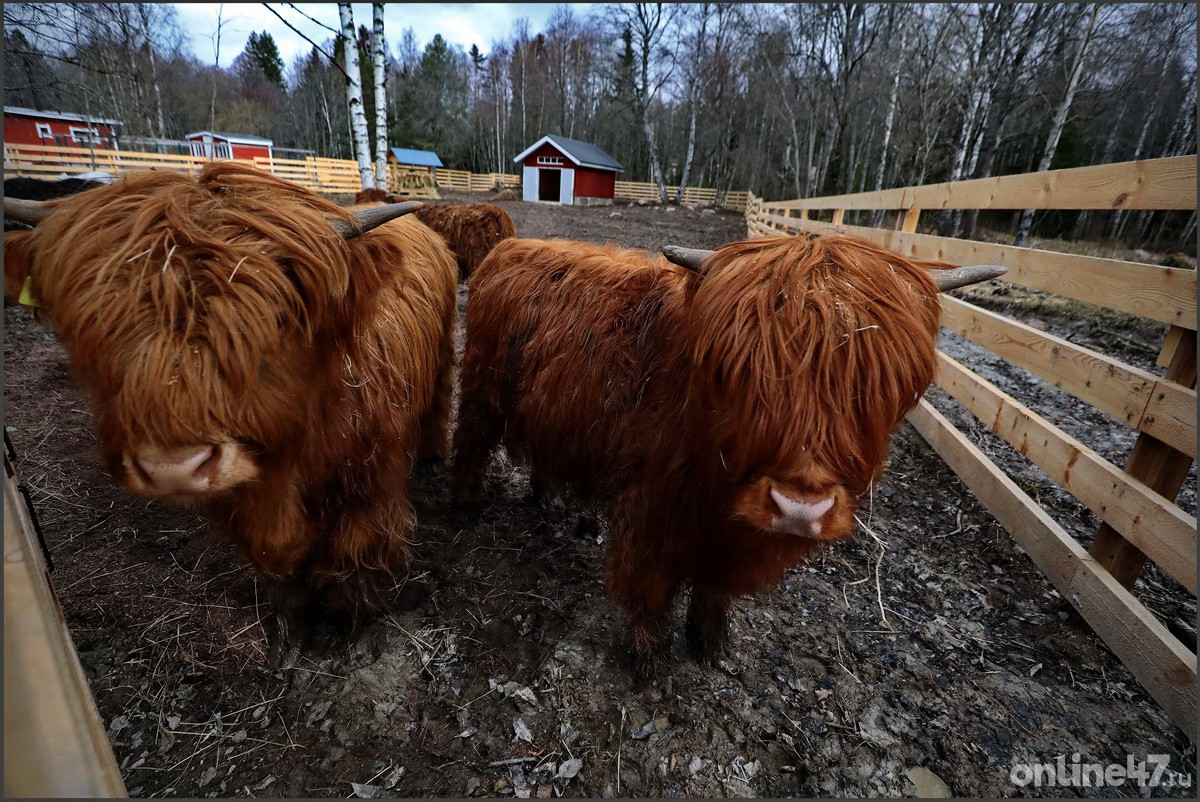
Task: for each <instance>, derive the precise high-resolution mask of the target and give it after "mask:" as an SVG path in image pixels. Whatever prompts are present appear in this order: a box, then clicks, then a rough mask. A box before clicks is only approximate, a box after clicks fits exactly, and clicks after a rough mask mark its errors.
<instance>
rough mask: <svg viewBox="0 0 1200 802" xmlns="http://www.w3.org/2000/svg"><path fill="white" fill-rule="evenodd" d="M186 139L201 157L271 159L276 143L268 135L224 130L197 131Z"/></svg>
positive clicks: (198, 156)
mask: <svg viewBox="0 0 1200 802" xmlns="http://www.w3.org/2000/svg"><path fill="white" fill-rule="evenodd" d="M184 139H186V140H187V141H188V143H189V145H190V147H191V151H192V155H193V156H196V157H197V158H201V159H254V158H260V159H270V158H271V157H272V151H271V148H272V145H273V144H274V143H272V142H271V140H269V139H267V138H266V137H261V136H254V135H252V134H229V133H225V132H224V131H196V132H195V133H192V134H188V135H187V136H185V137H184Z"/></svg>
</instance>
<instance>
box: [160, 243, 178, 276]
mask: <svg viewBox="0 0 1200 802" xmlns="http://www.w3.org/2000/svg"><path fill="white" fill-rule="evenodd" d="M176 247H177V246H175V245H172V246H171V250H169V251H167V258H166V259H164V260H163V268H162V272H164V273H166V272H167V265H169V264H171V254H173V253H175V248H176Z"/></svg>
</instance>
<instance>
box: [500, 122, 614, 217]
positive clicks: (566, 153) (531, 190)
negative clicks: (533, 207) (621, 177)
mask: <svg viewBox="0 0 1200 802" xmlns="http://www.w3.org/2000/svg"><path fill="white" fill-rule="evenodd" d="M513 161H514V162H520V163H522V164H523V165H524V171H523V173H522V175H521V186H522V187H523V190H522V199H523V200H527V201H551V202H555V203H566V204H575V205H576V206H596V205H606V204H611V203H612V202H613V194H614V191H615V189H616V183H617V173H619V172H622V171H624V170H625V168H624V167H622V166H621V165H620V164H619V163H618V162H617V160H616V159H614V158H613V157H612V156H609V155H608V154H607V153H605V152H604V151H602V150H600V148H598V147H596V146H595V145H593V144H591V143H590V142H580V141H578V140H575V139H567V138H566V137H564V136H558V135H556V134H546V135H545V136H544V137H542V138H541V139H539V140H538V141H537V142H534V143H533V145H531V146H530V147H529V148H528V149H526V150H525V151H524V152H522V153H521V154H520V155H519V156H517V157H516V158H515V159H513Z"/></svg>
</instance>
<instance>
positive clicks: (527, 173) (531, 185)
mask: <svg viewBox="0 0 1200 802" xmlns="http://www.w3.org/2000/svg"><path fill="white" fill-rule="evenodd" d="M537 199H538V168H536V167H530V166H529V165H528V164H527V165H525V169H523V170H522V171H521V200H523V201H532V202H535V203H536V202H537Z"/></svg>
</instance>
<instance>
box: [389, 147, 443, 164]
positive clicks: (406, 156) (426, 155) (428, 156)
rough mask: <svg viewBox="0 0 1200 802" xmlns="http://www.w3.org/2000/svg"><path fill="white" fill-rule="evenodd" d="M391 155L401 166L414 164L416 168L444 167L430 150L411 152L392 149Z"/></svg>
mask: <svg viewBox="0 0 1200 802" xmlns="http://www.w3.org/2000/svg"><path fill="white" fill-rule="evenodd" d="M392 155H393V156H395V157H396V161H398V162H400V163H401V164H415V165H416V166H418V167H445V166H446V165H444V164H442V160H441V159H439V158H438V155H437V154H436V153H434V152H433V151H432V150H411V149H409V148H392Z"/></svg>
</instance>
